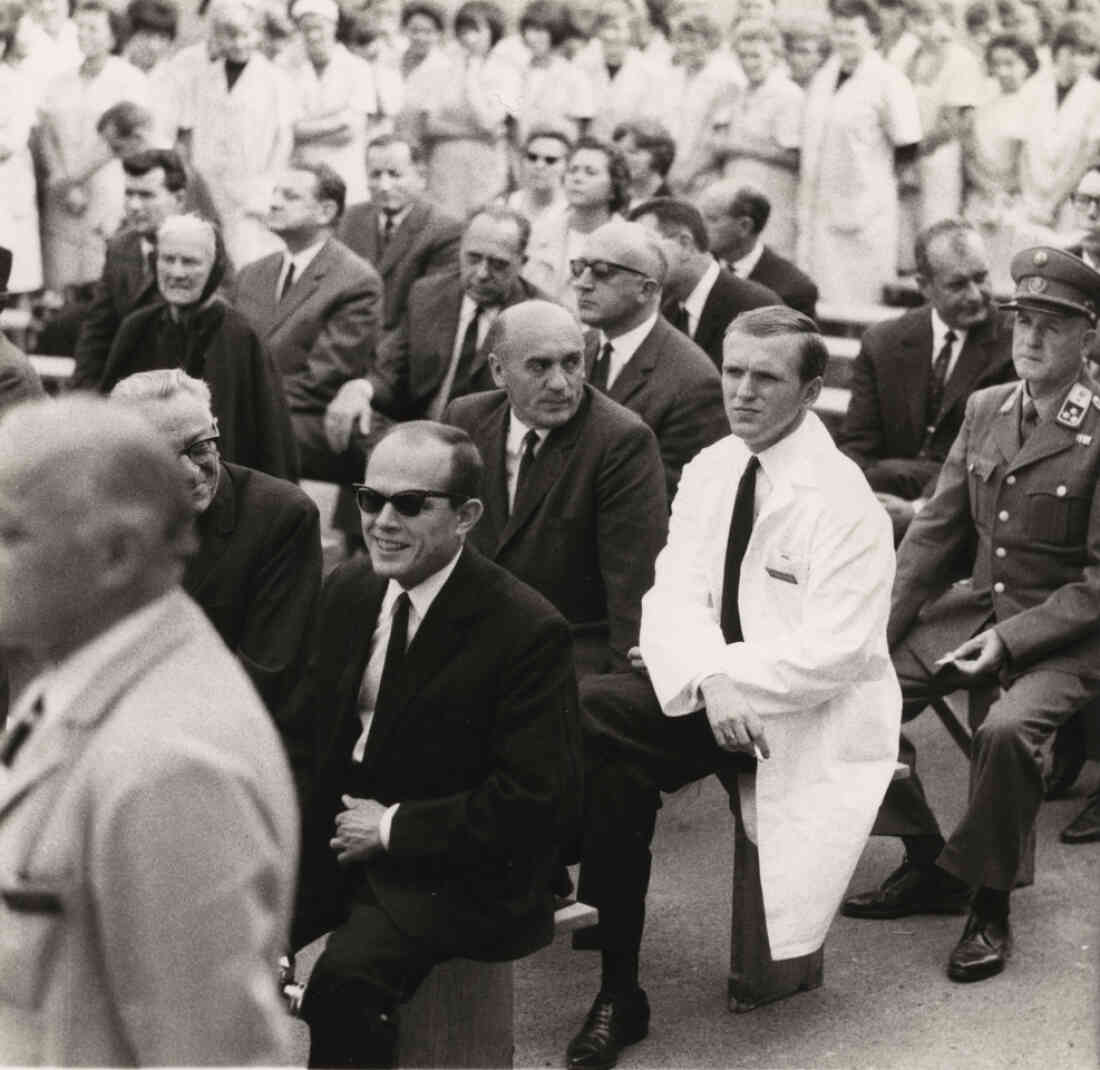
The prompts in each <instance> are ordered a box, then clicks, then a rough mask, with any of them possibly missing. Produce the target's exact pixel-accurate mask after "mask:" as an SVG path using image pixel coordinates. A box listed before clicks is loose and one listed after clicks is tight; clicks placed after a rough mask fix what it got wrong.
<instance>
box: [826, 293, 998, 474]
mask: <svg viewBox="0 0 1100 1070" xmlns="http://www.w3.org/2000/svg"><path fill="white" fill-rule="evenodd" d="M932 357H933V354H932V315H931V311H930V309H929V308H928V306H927V305H925V306H923V307H921V308H915V309H913V310H912V311H911V312H906V313H905V314H904V315H903V316H899V317H898V318H897V319H892V320H887V321H886V322H884V323H877V324H875V326H873V327H871V328H870V329H869V330H868V331H867V332H866V333H865V334H864V336H863V342H862V344H861V346H860V351H859V355H858V356H857V357H856V359H855V363H854V364H853V365H852V384H851V390H852V398H851V402H850V403H849V405H848V413H847V415H846V416H845V418H844V426H843V428H842V430H841V432H840V434H839V436H838V439H837V441H838V444H839V445H840V448H841V449H842V450H843V451H844V453H846V454H847V455H848V456H849V457H851V458H852V460H854V461H855V462H856V464H858V465H859V466H860V467H861V468H863V469H864V470H865V471H866V470H867V469H868V468H870V467H871V466H872V465H874V464H875V463H876V462H879V461H883V460H887V459H913V458H916V457H917V456H918V454H919V453H920V451H921V446H922V444H923V442H924V437H925V426H926V425H925V405H926V403H927V400H928V388H929V381H930V379H931V376H932ZM1014 378H1015V371H1014V370H1013V367H1012V323H1011V319H1010V317H1009V316H1008V314H1007V313H1001V312H994V313H993V316H992V317H991V319H990V320H988V321H987V322H986V323H985V324H982V325H981V326H978V327H972V328H971V329H970V331H969V333H968V334H967V338H966V345H965V346H963V349H962V352H960V353H959V357H958V361H957V362H956V364H955V369H954V371H952V373H951V375H950V377H949V378H948V380H947V384H946V388H945V391H944V399H943V407H942V410H941V414H940V418H939V420H938V421H937V423H936V429H935V432H934V433H933V436H932V446H931V451H930V453H931V456H932V459H934V460H937V461H942V460H943V459H944V458H945V457H946V456H947V452H948V450H950V448H951V443H952V442H953V441H954V440H955V436H956V435H957V434H958V431H959V426H960V425H961V423H962V418H963V412H964V410H965V408H966V399H967V398H968V397H969V396H970V395H971V394H972V393H973V392H974V391H975V390H978V389H980V388H982V387H985V386H990V385H992V384H994V383H1003V382H1007V381H1008V380H1010V379H1014Z"/></svg>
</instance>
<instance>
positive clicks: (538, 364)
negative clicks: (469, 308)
mask: <svg viewBox="0 0 1100 1070" xmlns="http://www.w3.org/2000/svg"><path fill="white" fill-rule="evenodd" d="M485 344H486V348H487V349H488V350H489V366H490V368H491V369H492V372H493V378H494V380H495V381H496V383H497V385H498V386H499V387H500V388H501V389H500V390H492V391H489V392H487V393H483V394H471V395H469V396H467V397H464V398H458V399H457V400H455V401H453V402H451V404H450V405H449V406H448V407H447V411H446V413H444V419H445V420H446V421H447V423H450V424H454V425H455V426H456V427H461V428H462V429H463V430H464V431H466V432H467V433H468V434H469V436H470V438H471V439H473V442H474V444H475V445H476V446H477V447H478V450H479V451H480V453H481V456H482V458H484V462H485V488H484V492H483V495H482V497H483V500H484V502H485V512H484V513H483V515H482V517H481V521H480V522H479V523H478V525H477V527H475V528H474V530H473V531H472V532H471V534H470V541H471V542H472V543H473V545H474V546H476V547H477V548H478V549H479V550H480V551H481V552H482V553H483V554H485V556H486V557H488V558H489V559H490V560H493V561H496V563H497V564H498V565H503V566H504V567H505V568H506V569H508V571H509V572H511V573H512V574H513V575H514V576H517V577H518V578H519V579H521V580H523V582H524V583H527V584H530V585H531V586H532V587H534V588H535V590H536V591H538V592H539V593H540V594H542V595H544V596H545V597H546V598H548V599H549V600H550V601H551V602H553V603H554V605H555V606H556V607H557V609H558V611H559V612H560V613H561V614H562V616H564V617H565V619H566V620H568V621H569V624H570V626H571V627H572V629H573V646H574V660H575V662H576V665H577V673H578V675H580V676H585V675H587V674H589V673H600V672H610V671H612V670H613V669H625V668H627V667H628V665H629V662H628V660H627V653H628V651H629V650H630V649H631V647H633V646H636V645H637V643H638V621H639V619H640V616H641V611H642V595H643V594H644V593H645V592H646V591H647V590H648V589H649V586H650V584H651V583H652V582H653V561H654V559H655V558H656V557H657V551H658V550H660V548H661V546H662V544H663V543H664V538H665V532H666V530H667V528H668V521H667V517H668V509H667V505H666V501H665V479H664V469H663V468H662V466H661V454H660V451H659V450H658V449H657V440H656V439H655V438H654V437H653V432H652V431H650V429H649V428H648V427H646V425H645V424H644V423H643V422H642V421H641V420H640V419H639V418H638V417H637V416H635V415H634V413H632V412H630V411H629V410H628V409H625V408H623V407H622V406H621V405H617V404H616V403H615V402H613V401H611V400H610V399H609V398H607V397H605V396H604V395H603V394H601V393H600V392H599V391H598V390H594V389H593V388H592V387H591V386H589V385H588V384H586V383H585V381H584V375H585V367H584V336H583V334H582V333H581V329H580V327H579V325H578V324H577V321H576V320H575V319H574V318H573V316H572V315H570V313H569V312H567V311H566V310H565V309H564V308H562V307H561V306H560V305H555V304H551V303H550V302H548V301H525V302H523V303H522V304H519V305H513V306H512V307H511V308H508V309H505V310H504V311H503V312H502V313H501V314H500V316H499V317H497V320H496V322H495V323H494V324H493V326H492V327H491V328H490V330H489V336H488V338H486V340H485Z"/></svg>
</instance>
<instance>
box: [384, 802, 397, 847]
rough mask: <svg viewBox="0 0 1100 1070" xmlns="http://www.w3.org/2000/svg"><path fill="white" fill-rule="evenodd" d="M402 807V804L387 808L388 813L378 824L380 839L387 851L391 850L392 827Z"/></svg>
mask: <svg viewBox="0 0 1100 1070" xmlns="http://www.w3.org/2000/svg"><path fill="white" fill-rule="evenodd" d="M400 805H401V804H400V803H394V804H393V806H387V807H386V812H385V813H384V814H383V815H382V820H381V821H379V822H378V838H379V839H380V840H381V841H382V846H383V847H384V848H385V849H386V850H387V851H388V850H389V849H390V826H391V825H392V824H393V818H394V815H395V814H396V813H397V808H398V807H399V806H400Z"/></svg>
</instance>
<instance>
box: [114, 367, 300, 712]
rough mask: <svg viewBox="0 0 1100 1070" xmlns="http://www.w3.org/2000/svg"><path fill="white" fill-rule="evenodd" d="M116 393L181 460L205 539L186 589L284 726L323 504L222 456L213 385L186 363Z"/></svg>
mask: <svg viewBox="0 0 1100 1070" xmlns="http://www.w3.org/2000/svg"><path fill="white" fill-rule="evenodd" d="M111 397H112V398H115V399H118V400H121V401H125V402H127V403H128V404H130V405H131V406H133V408H134V409H135V410H136V411H138V412H140V413H141V415H142V416H143V417H145V419H146V420H148V421H149V423H151V424H152V425H153V427H154V428H155V429H156V430H157V431H158V432H159V433H160V434H161V435H162V436H163V438H164V440H165V442H167V443H168V446H169V447H170V449H171V450H172V452H173V453H174V454H175V455H176V457H178V458H179V463H180V465H181V467H182V470H183V473H184V476H185V478H186V480H187V486H188V489H189V490H190V492H191V500H192V503H193V504H194V507H195V517H196V524H195V529H196V532H197V534H198V537H199V548H198V551H197V552H196V553H195V555H194V556H193V557H192V558H190V560H188V562H187V569H186V571H185V572H184V574H183V589H184V590H185V591H186V592H187V593H188V594H189V595H190V596H191V597H192V598H194V599H195V601H196V602H198V604H199V605H200V606H201V607H202V608H203V610H204V611H205V612H206V615H207V616H208V617H209V618H210V622H211V623H212V624H213V625H214V627H215V628H217V630H218V634H219V635H220V636H221V637H222V640H223V642H224V643H225V645H226V646H227V647H229V649H230V650H232V651H233V653H234V654H236V655H237V657H238V659H239V660H240V662H241V664H242V665H243V666H244V668H245V671H246V672H247V673H248V675H249V676H250V677H251V678H252V682H253V684H255V685H256V690H257V691H258V692H259V693H260V697H261V698H262V699H263V700H264V703H265V705H266V706H267V708H268V710H269V711H270V713H271V715H272V717H274V718H275V722H276V723H277V724H278V725H280V727H282V726H284V725H285V723H286V719H287V710H288V701H289V699H290V696H291V695H292V694H293V692H294V690H295V688H296V687H297V685H298V683H299V681H300V680H301V677H302V673H303V671H304V669H305V661H306V651H307V648H308V646H309V640H310V637H311V636H312V634H313V618H314V614H315V612H316V609H317V597H318V595H319V594H320V592H321V524H320V518H319V516H318V514H317V506H316V505H314V504H313V501H312V500H311V499H310V497H309V495H307V494H305V493H304V492H303V491H301V490H299V489H298V487H296V486H295V485H294V484H293V483H289V482H287V481H286V480H284V479H276V478H274V477H273V476H269V475H265V474H264V473H263V472H257V471H256V470H255V469H252V468H244V467H242V466H241V465H237V464H229V463H228V462H226V461H223V460H222V459H221V457H220V456H219V453H218V423H217V421H216V420H215V419H214V415H213V413H212V412H211V410H210V388H209V387H208V386H207V385H206V383H204V382H203V381H202V380H201V379H193V378H192V377H191V376H189V375H188V374H187V373H186V372H184V371H182V370H181V369H179V368H160V369H157V370H156V371H149V372H138V373H137V374H136V375H131V376H129V377H128V378H126V379H123V380H122V382H120V383H119V384H118V385H117V386H116V387H115V388H114V390H112V391H111Z"/></svg>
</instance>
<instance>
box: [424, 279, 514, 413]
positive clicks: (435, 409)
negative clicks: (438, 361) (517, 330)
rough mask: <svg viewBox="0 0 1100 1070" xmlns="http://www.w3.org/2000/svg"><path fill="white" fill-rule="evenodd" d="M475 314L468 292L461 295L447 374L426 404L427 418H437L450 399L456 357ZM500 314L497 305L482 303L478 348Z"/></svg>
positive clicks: (475, 303)
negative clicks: (460, 304) (429, 401)
mask: <svg viewBox="0 0 1100 1070" xmlns="http://www.w3.org/2000/svg"><path fill="white" fill-rule="evenodd" d="M476 314H477V302H476V301H475V300H474V299H473V298H472V297H470V295H469V294H465V293H464V294H463V295H462V306H461V308H459V310H458V328H457V329H456V330H455V337H454V343H453V344H452V345H451V363H450V364H448V365H447V374H446V375H444V376H443V382H442V383H440V385H439V391H438V393H437V394H436V395H435V397H434V398H432V403H431V405H429V406H428V419H429V420H438V419H439V418H440V417H441V416H442V415H443V410H444V409H445V408H446V407H447V402H448V401H450V400H451V388H452V387H453V386H454V385H455V372H456V371H457V370H458V358H459V356H461V354H462V342H463V340H464V339H465V337H466V328H467V327H469V326H470V321H471V320H472V319H473V318H474V316H475V315H476ZM499 315H500V308H499V306H495V305H482V306H481V319H479V320H478V321H477V347H478V349H480V348H481V347H482V346H483V345H484V344H485V336H486V335H487V334H488V333H489V328H490V327H492V325H493V323H494V321H495V320H496V318H497V316H499Z"/></svg>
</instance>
